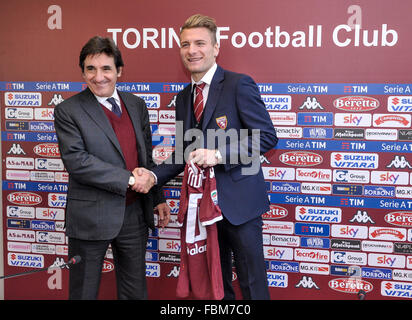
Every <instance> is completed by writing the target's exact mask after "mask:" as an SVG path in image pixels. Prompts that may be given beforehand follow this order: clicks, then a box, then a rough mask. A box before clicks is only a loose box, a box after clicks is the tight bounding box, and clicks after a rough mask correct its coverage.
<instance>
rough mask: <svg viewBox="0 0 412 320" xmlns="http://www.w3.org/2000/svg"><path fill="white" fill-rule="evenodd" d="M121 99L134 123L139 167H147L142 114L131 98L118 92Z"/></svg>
mask: <svg viewBox="0 0 412 320" xmlns="http://www.w3.org/2000/svg"><path fill="white" fill-rule="evenodd" d="M118 93H119V96H120V98H121V99H122V101H123V103H124V105H125V107H126V109H127V112H128V113H129V117H130V120H131V121H132V124H133V128H134V132H135V135H136V140H137V153H138V156H139V166H142V167H145V166H146V165H147V161H146V160H147V159H146V156H145V155H146V144H145V141H144V137H143V128H142V125H141V119H140V114H139V112H138V108H137V105H136V103H135V102H134V101H133V100H131V99H129V98H130V97H131V96H130V95H127V94H124V93H123V92H120V91H118Z"/></svg>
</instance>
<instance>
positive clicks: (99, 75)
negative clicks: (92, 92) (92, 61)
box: [94, 69, 104, 82]
mask: <svg viewBox="0 0 412 320" xmlns="http://www.w3.org/2000/svg"><path fill="white" fill-rule="evenodd" d="M94 80H95V81H97V82H99V81H102V80H104V73H103V70H100V69H97V70H96V73H95V76H94Z"/></svg>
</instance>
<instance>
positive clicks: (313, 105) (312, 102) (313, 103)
mask: <svg viewBox="0 0 412 320" xmlns="http://www.w3.org/2000/svg"><path fill="white" fill-rule="evenodd" d="M303 109H308V110H315V109H320V110H324V109H325V108H324V107H322V106H321V104H320V103H319V102H318V100H316V98H315V97H313V98H311V97H307V98H306V100H305V102H304V103H303V104H302V105H301V106H300V107H299V110H303Z"/></svg>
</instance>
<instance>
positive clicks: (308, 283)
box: [295, 276, 320, 290]
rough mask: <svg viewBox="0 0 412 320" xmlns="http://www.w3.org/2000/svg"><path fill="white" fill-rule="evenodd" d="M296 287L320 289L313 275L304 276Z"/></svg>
mask: <svg viewBox="0 0 412 320" xmlns="http://www.w3.org/2000/svg"><path fill="white" fill-rule="evenodd" d="M295 288H305V289H316V290H320V288H319V287H318V285H317V284H316V283H315V281H313V279H312V277H309V276H303V277H302V279H300V281H299V282H298V284H297V285H296V286H295Z"/></svg>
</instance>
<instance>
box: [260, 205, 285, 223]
mask: <svg viewBox="0 0 412 320" xmlns="http://www.w3.org/2000/svg"><path fill="white" fill-rule="evenodd" d="M287 215H288V210H286V209H285V208H283V207H281V206H278V205H275V204H271V205H270V209H269V211H268V212H266V213H264V214H263V215H262V218H263V219H281V218H284V217H286V216H287Z"/></svg>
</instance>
